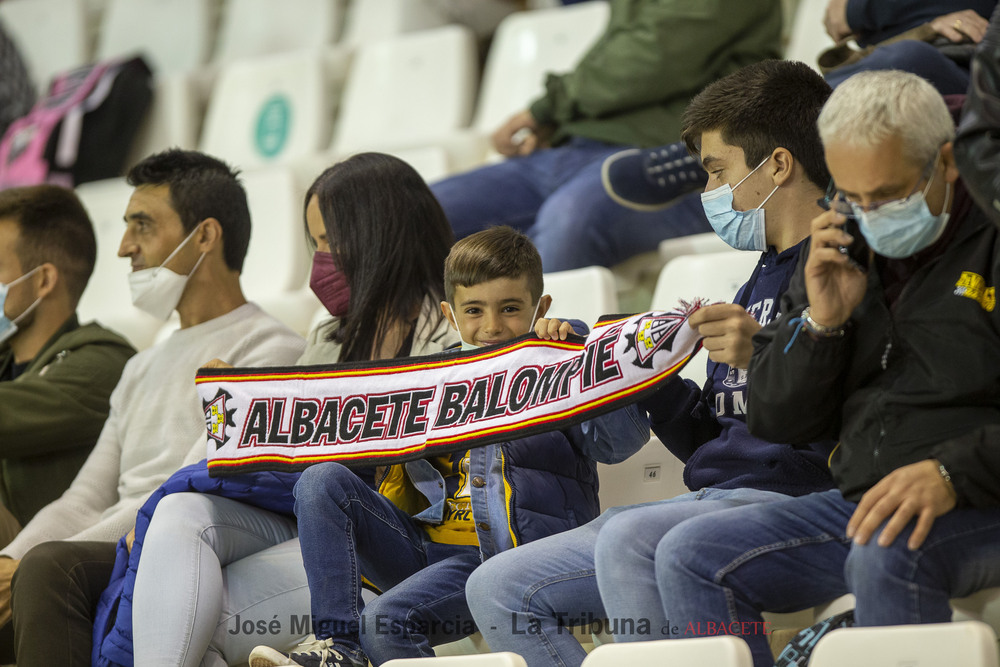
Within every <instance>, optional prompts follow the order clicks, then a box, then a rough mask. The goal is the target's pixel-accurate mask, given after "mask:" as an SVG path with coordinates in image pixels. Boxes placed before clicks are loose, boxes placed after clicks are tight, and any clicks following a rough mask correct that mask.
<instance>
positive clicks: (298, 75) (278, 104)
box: [200, 52, 331, 169]
mask: <svg viewBox="0 0 1000 667" xmlns="http://www.w3.org/2000/svg"><path fill="white" fill-rule="evenodd" d="M329 102H330V101H329V99H328V97H327V80H326V73H325V70H324V59H323V56H322V54H320V53H318V52H317V53H313V52H297V53H294V54H284V55H279V56H268V57H266V58H256V59H253V60H241V61H239V62H235V63H232V64H230V65H228V66H226V67H225V68H223V69H222V71H221V72H220V74H219V78H218V81H217V83H216V86H215V90H214V91H213V93H212V99H211V101H210V102H209V107H208V113H207V114H206V116H205V127H204V130H203V131H202V137H201V146H200V148H201V150H202V151H204V152H206V153H208V154H210V155H215V156H217V157H220V158H222V159H224V160H226V161H227V162H231V163H234V164H235V165H236V166H237V167H239V168H241V169H255V168H258V167H263V166H268V165H273V164H282V163H287V162H288V161H290V160H294V159H297V158H301V157H304V156H307V155H310V154H313V153H316V152H319V151H320V150H321V148H322V147H323V145H324V144H325V143H326V141H327V140H328V137H329V126H330V115H331V114H330V108H329V106H330V104H329Z"/></svg>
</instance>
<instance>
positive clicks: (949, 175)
mask: <svg viewBox="0 0 1000 667" xmlns="http://www.w3.org/2000/svg"><path fill="white" fill-rule="evenodd" d="M941 164H943V165H944V180H945V181H947V182H948V183H954V182H955V181H956V180H958V176H959V173H958V165H957V164H956V163H955V144H954V143H953V142H951V141H949V142H948V143H946V144H944V145H943V146H941Z"/></svg>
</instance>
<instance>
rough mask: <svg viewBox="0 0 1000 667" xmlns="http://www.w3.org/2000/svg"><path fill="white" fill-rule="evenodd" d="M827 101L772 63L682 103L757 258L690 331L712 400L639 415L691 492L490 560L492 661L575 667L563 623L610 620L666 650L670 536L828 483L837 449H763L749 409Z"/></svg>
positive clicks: (719, 192)
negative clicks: (752, 365)
mask: <svg viewBox="0 0 1000 667" xmlns="http://www.w3.org/2000/svg"><path fill="white" fill-rule="evenodd" d="M829 94H830V87H829V86H828V85H827V84H826V83H825V82H824V81H823V79H822V78H820V77H819V75H817V74H816V73H814V72H813V71H812V70H811V69H810V68H809V67H807V66H806V65H804V64H802V63H796V62H790V61H778V60H772V61H765V62H762V63H758V64H755V65H750V66H747V67H745V68H744V69H742V70H740V71H738V72H736V73H734V74H732V75H730V76H728V77H725V78H723V79H720V80H719V81H717V82H716V83H714V84H712V85H710V86H708V87H706V88H705V90H704V91H703V92H702V93H701V94H699V95H698V96H697V97H696V98H695V99H694V100H693V101H692V102H691V104H690V105H689V106H688V109H687V112H686V114H685V116H684V130H683V137H684V139H685V141H686V142H687V144H688V146H689V149H690V150H691V152H692V153H693V154H696V155H699V156H700V158H701V163H702V165H703V166H704V168H705V170H706V171H707V172H708V174H709V181H708V186H707V189H706V191H705V193H704V195H703V197H702V199H703V202H704V207H705V212H706V214H707V215H708V219H709V220H710V221H711V222H712V224H713V227H714V228H715V230H716V231H717V232H718V234H719V235H720V236H721V237H722V238H723V239H725V240H726V242H728V243H729V244H730V245H732V246H733V247H735V248H738V249H741V250H749V251H752V250H757V251H763V252H762V254H761V258H760V261H759V263H758V264H757V267H756V269H755V270H754V272H753V274H752V275H751V276H750V279H749V281H748V282H747V283H746V284H745V285H744V286H743V287H742V288H741V289H740V291H739V293H738V294H737V296H736V301H735V303H732V304H716V305H711V306H707V307H704V308H701V309H700V310H698V311H697V312H695V313H694V314H693V315H692V316H691V319H690V320H689V323H690V325H691V326H693V327H696V328H697V329H698V330H699V333H701V334H702V335H703V336H704V337H705V339H704V345H705V347H706V348H707V349H708V350H709V359H710V361H709V363H708V377H709V379H708V381H707V382H706V384H705V386H704V388H699V387H698V386H697V385H695V384H694V383H693V382H690V381H687V380H683V379H681V378H679V377H673V378H671V379H670V380H668V381H667V382H666V383H665V384H664V385H663V386H662V388H661V389H660V390H659V391H657V392H656V393H655V394H653V395H652V396H651V397H650V398H648V399H646V400H644V401H642V402H641V407H642V408H644V409H645V410H646V411H647V412H648V413H649V421H650V424H651V426H652V428H653V431H654V432H655V433H656V434H657V436H659V438H660V439H661V440H662V441H663V443H664V445H666V447H667V448H668V449H669V450H670V451H671V452H672V453H673V454H674V455H676V456H677V457H678V458H680V459H681V460H682V461H684V462H685V464H686V465H685V468H684V481H685V483H686V484H687V486H688V488H690V489H692V493H688V494H684V495H681V496H678V497H676V498H671V499H669V500H664V501H660V502H658V503H649V504H644V505H641V506H635V507H622V508H614V509H611V510H609V511H607V512H605V513H604V514H603V515H601V517H599V518H598V519H597V520H595V521H592V522H591V523H589V524H587V525H586V526H583V527H582V528H579V529H577V530H573V531H569V532H565V533H561V534H559V535H555V536H553V537H550V538H547V539H545V540H541V541H539V542H535V543H533V544H529V545H526V546H525V547H523V548H521V549H517V550H515V551H512V552H510V553H505V554H501V555H500V556H498V557H496V558H494V559H492V560H490V561H488V562H486V563H484V564H483V566H482V567H480V568H479V569H478V570H477V571H476V572H475V573H474V574H473V576H472V577H471V579H470V580H469V583H468V586H467V594H468V598H469V604H470V606H471V607H472V611H473V614H474V616H475V619H476V622H477V624H478V626H479V628H480V630H481V631H482V632H483V635H484V637H485V638H486V641H487V642H488V643H489V645H490V648H492V649H493V650H495V651H514V652H516V653H519V654H520V655H522V656H523V657H524V658H525V660H526V662H527V663H528V664H529V665H531V666H532V667H537V666H540V665H579V664H580V663H581V662H582V661H583V659H584V657H585V653H584V650H583V648H582V647H581V646H580V643H579V642H578V641H577V639H576V638H575V637H574V636H573V634H572V633H571V632H569V629H568V628H567V627H566V626H567V625H572V624H578V623H579V622H580V621H576V622H575V623H574V621H573V620H572V619H581V618H582V619H604V618H608V619H609V620H610V623H609V624H608V628H609V629H610V630H611V631H612V632H614V634H615V639H616V641H629V640H641V639H654V638H655V639H658V638H661V637H663V636H664V634H662V633H664V632H669V627H670V623H668V621H667V619H666V618H664V617H663V611H662V603H661V601H660V596H661V595H669V594H670V592H669V591H662V592H661V591H659V590H658V589H657V586H656V577H655V572H654V570H653V567H652V565H653V556H654V553H655V551H656V548H657V544H658V542H659V541H660V539H661V538H662V537H663V536H664V535H665V534H667V533H668V532H669V531H671V530H672V529H673V527H674V526H676V525H677V524H679V523H681V522H682V521H684V520H685V519H688V518H689V517H692V516H697V515H703V514H708V513H711V512H717V511H719V510H722V509H725V508H729V507H734V506H739V505H745V504H749V503H763V502H772V501H775V500H781V499H785V498H788V497H790V496H798V495H801V494H804V493H810V492H812V491H816V490H820V489H828V488H830V486H831V485H832V481H831V480H830V476H829V472H828V471H827V466H826V458H827V456H828V454H829V451H830V449H831V446H832V443H828V442H819V443H810V444H803V445H802V446H800V447H793V446H791V445H788V444H782V443H779V442H767V441H765V440H761V439H760V438H755V437H753V436H751V435H750V433H749V432H748V431H747V426H746V412H745V409H746V393H747V383H746V372H745V369H746V367H747V364H748V362H749V359H750V349H751V346H750V338H751V336H752V335H753V334H754V333H755V332H756V331H758V330H759V329H760V328H761V326H762V325H765V324H767V323H768V322H769V321H771V319H772V318H774V317H775V316H776V315H777V310H778V299H779V297H780V296H781V294H782V293H783V292H784V291H785V289H786V288H787V286H788V281H789V279H790V278H791V275H792V272H793V270H794V268H795V265H796V262H797V260H798V256H799V252H800V251H801V244H802V241H803V239H804V238H805V237H806V235H807V234H808V231H809V220H810V219H811V218H812V217H813V216H814V215H816V213H818V212H819V211H820V210H821V209H820V208H819V206H818V204H817V200H818V199H820V198H821V197H822V196H823V192H824V189H825V188H826V187H827V185H828V182H829V175H828V174H827V171H826V168H825V166H824V164H823V152H822V146H821V145H820V141H819V134H818V133H817V131H816V118H817V116H818V115H819V111H820V109H821V107H822V106H823V103H824V102H825V101H826V99H827V97H828V96H829ZM765 215H766V218H765ZM564 331H565V329H564V328H563V327H561V325H560V324H559V323H558V322H557V321H555V320H551V321H542V322H540V323H539V325H538V326H537V327H536V333H538V335H539V336H542V337H548V336H559V337H563V333H564ZM671 620H673V619H671ZM515 627H516V628H521V629H522V631H520V632H515V631H513V630H514V628H515ZM526 628H530V631H525V630H524V629H526ZM664 628H666V629H664Z"/></svg>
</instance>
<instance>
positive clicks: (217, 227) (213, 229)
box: [194, 218, 222, 253]
mask: <svg viewBox="0 0 1000 667" xmlns="http://www.w3.org/2000/svg"><path fill="white" fill-rule="evenodd" d="M198 224H199V225H201V226H200V228H199V229H198V232H197V233H196V234H195V237H194V242H195V244H196V245H197V246H198V252H204V253H210V252H212V251H213V250H214V249H215V248H217V247H218V248H219V249H221V248H222V225H221V224H220V223H219V221H218V220H217V219H215V218H205V219H204V220H202V221H201V222H200V223H198Z"/></svg>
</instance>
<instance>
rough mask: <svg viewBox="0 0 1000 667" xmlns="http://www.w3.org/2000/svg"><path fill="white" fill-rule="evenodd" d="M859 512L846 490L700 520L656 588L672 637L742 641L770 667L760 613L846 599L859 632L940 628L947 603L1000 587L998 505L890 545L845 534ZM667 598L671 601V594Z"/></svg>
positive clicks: (684, 533)
mask: <svg viewBox="0 0 1000 667" xmlns="http://www.w3.org/2000/svg"><path fill="white" fill-rule="evenodd" d="M856 507H857V505H856V504H855V503H852V502H849V501H847V500H844V498H843V496H841V495H840V492H839V491H837V490H832V491H825V492H822V493H814V494H811V495H807V496H802V497H801V498H791V499H788V500H782V501H780V502H775V503H765V504H755V505H751V506H747V507H739V508H736V509H731V510H726V511H723V512H720V513H717V514H714V515H712V516H711V517H696V518H693V519H690V520H688V521H685V522H684V523H683V524H681V525H679V526H677V527H676V528H675V529H674V530H672V531H670V533H668V534H667V536H666V537H665V538H664V539H663V540H662V541H661V542H660V543H659V545H658V546H657V548H656V556H655V560H656V584H657V587H658V589H659V591H660V595H661V597H662V599H663V602H664V611H665V613H666V616H667V617H668V618H670V621H671V623H672V624H674V625H677V626H678V627H680V628H681V629H682V630H685V629H693V630H692V631H689V632H687V633H686V634H685V633H678V634H677V635H674V636H680V637H684V636H691V635H693V634H717V633H718V632H719V631H721V630H722V629H723V628H724V629H725V631H727V632H730V633H731V634H742V635H743V638H744V639H745V640H746V641H747V643H748V644H749V645H750V650H751V652H752V653H753V656H754V665H755V666H756V667H765V666H766V667H771V665H772V664H773V658H772V656H771V651H770V649H769V648H768V643H767V636H766V626H765V625H764V624H763V619H762V617H761V612H763V611H773V612H789V611H797V610H800V609H806V608H808V607H813V606H815V605H818V604H821V603H824V602H827V601H829V600H832V599H834V598H836V597H839V596H841V595H844V594H845V593H854V595H855V596H856V597H857V607H856V610H855V621H856V623H857V624H858V625H865V626H872V625H899V624H907V623H943V622H947V621H949V620H951V613H952V612H951V607H950V606H949V599H951V598H954V597H964V596H966V595H971V594H972V593H974V592H976V591H977V590H980V589H983V588H988V587H992V586H998V585H1000V509H957V510H952V511H951V512H948V513H947V514H945V515H943V516H940V517H938V518H937V519H936V520H935V521H934V525H933V527H932V528H931V532H930V534H929V535H928V536H927V539H926V540H925V542H924V544H923V545H922V546H921V547H920V548H919V549H916V550H913V551H911V550H910V549H908V548H907V546H906V541H907V539H908V538H909V535H910V533H911V531H912V530H913V526H914V525H915V522H913V521H911V522H910V524H909V525H908V526H907V528H906V529H904V530H903V531H902V533H901V534H900V535H899V536H898V537H897V538H896V540H895V541H894V542H893V543H892V545H891V546H889V547H880V546H878V545H877V543H876V540H877V537H878V533H876V535H875V536H873V537H872V538H871V540H870V541H869V543H868V544H867V545H866V546H859V545H856V544H853V542H852V541H851V540H849V539H848V538H847V537H846V536H845V534H844V533H845V530H846V527H847V522H848V520H849V519H850V517H851V515H852V514H853V512H854V510H855V508H856ZM667 592H669V595H666V594H665V593H667Z"/></svg>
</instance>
